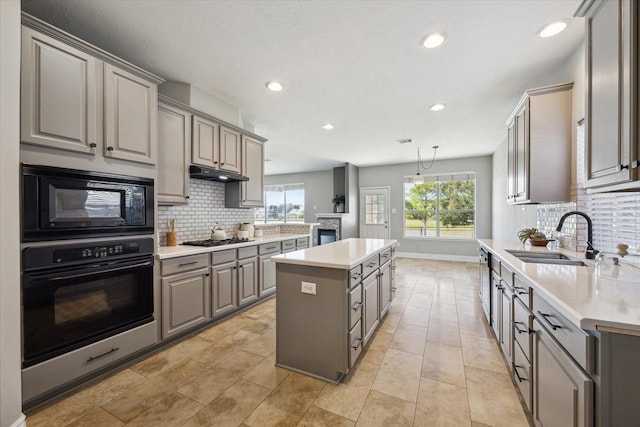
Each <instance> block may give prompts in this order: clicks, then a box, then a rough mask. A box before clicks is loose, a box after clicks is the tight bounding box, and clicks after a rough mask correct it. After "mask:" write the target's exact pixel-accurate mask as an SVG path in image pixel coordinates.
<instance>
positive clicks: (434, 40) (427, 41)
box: [422, 33, 447, 49]
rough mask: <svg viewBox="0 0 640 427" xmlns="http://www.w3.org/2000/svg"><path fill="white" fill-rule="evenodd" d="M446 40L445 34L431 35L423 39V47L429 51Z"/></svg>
mask: <svg viewBox="0 0 640 427" xmlns="http://www.w3.org/2000/svg"><path fill="white" fill-rule="evenodd" d="M446 38H447V35H446V34H445V33H430V34H427V35H426V36H424V37H423V38H422V45H423V46H424V47H426V48H427V49H433V48H434V47H438V46H440V45H441V44H442V43H444V41H445V39H446Z"/></svg>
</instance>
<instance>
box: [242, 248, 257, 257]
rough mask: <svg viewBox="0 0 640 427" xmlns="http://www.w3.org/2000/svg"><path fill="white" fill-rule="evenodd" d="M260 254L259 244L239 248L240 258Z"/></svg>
mask: <svg viewBox="0 0 640 427" xmlns="http://www.w3.org/2000/svg"><path fill="white" fill-rule="evenodd" d="M255 256H258V246H247V247H246V248H238V259H245V258H251V257H255Z"/></svg>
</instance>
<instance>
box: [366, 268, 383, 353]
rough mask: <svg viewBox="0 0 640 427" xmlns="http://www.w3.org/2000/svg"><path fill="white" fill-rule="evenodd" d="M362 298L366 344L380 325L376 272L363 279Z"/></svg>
mask: <svg viewBox="0 0 640 427" xmlns="http://www.w3.org/2000/svg"><path fill="white" fill-rule="evenodd" d="M362 299H363V300H364V310H363V318H364V322H363V325H362V326H363V328H364V329H363V331H362V335H364V344H365V345H366V343H367V342H368V341H369V338H371V335H372V334H373V332H374V331H375V330H376V326H378V316H379V305H378V276H377V274H376V273H371V274H370V275H369V277H367V278H366V279H364V280H363V281H362Z"/></svg>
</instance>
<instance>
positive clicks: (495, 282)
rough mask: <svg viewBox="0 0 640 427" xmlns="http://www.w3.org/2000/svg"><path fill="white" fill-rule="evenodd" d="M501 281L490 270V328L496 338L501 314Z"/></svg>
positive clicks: (498, 332) (499, 329) (495, 273)
mask: <svg viewBox="0 0 640 427" xmlns="http://www.w3.org/2000/svg"><path fill="white" fill-rule="evenodd" d="M502 286H503V285H502V281H501V280H500V276H499V275H498V273H497V272H495V271H492V272H491V328H492V329H493V333H494V334H495V336H496V339H497V340H498V341H499V340H500V332H501V330H502V329H501V326H500V316H501V315H502Z"/></svg>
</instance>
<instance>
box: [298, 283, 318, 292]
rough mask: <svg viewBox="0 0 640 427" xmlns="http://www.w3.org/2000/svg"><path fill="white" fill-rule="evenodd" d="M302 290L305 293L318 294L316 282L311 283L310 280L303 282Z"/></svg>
mask: <svg viewBox="0 0 640 427" xmlns="http://www.w3.org/2000/svg"><path fill="white" fill-rule="evenodd" d="M301 291H302V293H303V294H309V295H315V294H316V284H315V283H310V282H302V289H301Z"/></svg>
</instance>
